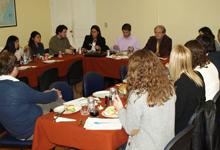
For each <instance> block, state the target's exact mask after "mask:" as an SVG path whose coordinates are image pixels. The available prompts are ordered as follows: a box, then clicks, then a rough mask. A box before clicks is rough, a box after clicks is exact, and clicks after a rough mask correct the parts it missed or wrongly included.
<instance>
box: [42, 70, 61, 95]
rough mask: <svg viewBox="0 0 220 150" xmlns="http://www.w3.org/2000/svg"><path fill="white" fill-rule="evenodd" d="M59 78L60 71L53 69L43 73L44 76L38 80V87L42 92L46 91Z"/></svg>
mask: <svg viewBox="0 0 220 150" xmlns="http://www.w3.org/2000/svg"><path fill="white" fill-rule="evenodd" d="M58 79H59V78H58V69H57V68H51V69H48V70H46V71H44V72H43V73H42V75H41V76H40V77H39V78H38V86H39V90H40V91H45V90H48V89H49V86H50V85H51V84H52V83H53V82H55V81H57V80H58Z"/></svg>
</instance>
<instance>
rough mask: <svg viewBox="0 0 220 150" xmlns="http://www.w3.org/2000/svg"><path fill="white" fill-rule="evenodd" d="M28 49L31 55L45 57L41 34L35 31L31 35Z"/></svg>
mask: <svg viewBox="0 0 220 150" xmlns="http://www.w3.org/2000/svg"><path fill="white" fill-rule="evenodd" d="M28 48H29V51H30V55H31V56H33V55H38V54H40V55H44V45H43V43H41V34H40V33H39V32H37V31H33V32H32V33H31V36H30V39H29V42H28Z"/></svg>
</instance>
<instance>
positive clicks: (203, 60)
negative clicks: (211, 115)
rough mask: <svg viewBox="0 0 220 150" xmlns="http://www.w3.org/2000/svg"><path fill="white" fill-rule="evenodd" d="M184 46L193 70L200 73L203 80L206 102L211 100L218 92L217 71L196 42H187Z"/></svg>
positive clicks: (203, 49)
mask: <svg viewBox="0 0 220 150" xmlns="http://www.w3.org/2000/svg"><path fill="white" fill-rule="evenodd" d="M185 46H186V47H187V48H188V49H189V50H190V51H191V53H192V66H193V69H194V70H196V71H198V72H199V73H201V75H202V77H203V79H204V82H205V93H206V100H212V99H213V98H214V96H215V95H216V93H217V92H218V91H219V74H218V70H217V68H216V67H215V65H214V64H213V63H212V62H211V61H210V60H209V59H208V56H207V54H206V50H205V48H204V47H203V46H202V45H201V44H200V43H199V42H198V41H197V40H191V41H188V42H187V43H186V44H185Z"/></svg>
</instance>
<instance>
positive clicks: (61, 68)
mask: <svg viewBox="0 0 220 150" xmlns="http://www.w3.org/2000/svg"><path fill="white" fill-rule="evenodd" d="M52 59H55V60H63V61H60V62H55V63H52V64H46V63H43V62H42V61H40V60H35V61H32V62H30V63H29V64H27V65H28V66H29V65H30V66H37V67H36V68H30V69H26V70H22V71H19V75H18V77H27V78H28V81H29V85H30V86H31V87H37V85H38V77H39V76H40V75H41V74H42V73H43V72H44V71H45V70H47V69H49V68H58V73H59V77H64V76H65V75H66V73H67V71H68V68H69V65H71V64H72V63H73V62H74V61H77V60H82V59H83V56H82V55H63V57H62V58H52Z"/></svg>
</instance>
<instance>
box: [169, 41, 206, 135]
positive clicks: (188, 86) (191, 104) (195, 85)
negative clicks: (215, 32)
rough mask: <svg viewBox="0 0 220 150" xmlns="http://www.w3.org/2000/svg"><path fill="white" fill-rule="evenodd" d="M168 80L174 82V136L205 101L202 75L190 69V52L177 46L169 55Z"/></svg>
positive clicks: (184, 126)
mask: <svg viewBox="0 0 220 150" xmlns="http://www.w3.org/2000/svg"><path fill="white" fill-rule="evenodd" d="M169 70H170V78H171V79H172V80H173V81H174V82H175V83H174V85H175V91H176V96H177V98H176V113H175V134H177V133H179V132H180V131H182V130H183V129H184V128H186V127H187V125H188V122H189V120H190V118H191V116H192V114H193V113H194V112H195V109H196V107H197V106H198V105H199V104H200V103H202V102H204V101H205V85H204V81H203V78H202V75H201V74H200V73H199V72H196V71H194V70H193V68H192V54H191V51H190V50H189V49H188V48H186V47H185V46H183V45H177V46H176V47H174V48H173V49H172V51H171V55H170V63H169Z"/></svg>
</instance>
